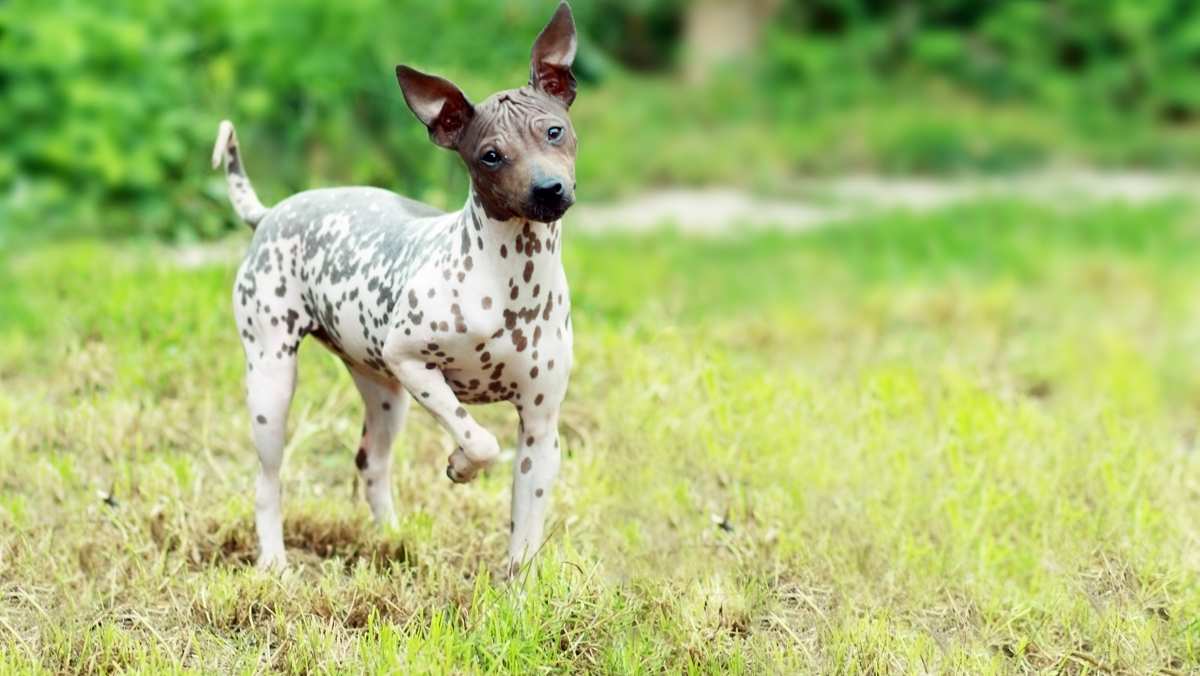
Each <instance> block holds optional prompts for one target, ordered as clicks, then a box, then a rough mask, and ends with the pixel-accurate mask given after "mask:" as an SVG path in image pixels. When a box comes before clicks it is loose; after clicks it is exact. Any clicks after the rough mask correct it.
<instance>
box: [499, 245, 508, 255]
mask: <svg viewBox="0 0 1200 676" xmlns="http://www.w3.org/2000/svg"><path fill="white" fill-rule="evenodd" d="M500 257H501V258H508V247H506V246H504V245H503V244H501V245H500Z"/></svg>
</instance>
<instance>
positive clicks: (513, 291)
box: [508, 286, 521, 300]
mask: <svg viewBox="0 0 1200 676" xmlns="http://www.w3.org/2000/svg"><path fill="white" fill-rule="evenodd" d="M520 292H521V291H520V289H518V288H517V287H515V286H514V287H513V288H512V289H511V290H510V291H509V292H508V298H509V300H516V299H517V294H519V293H520Z"/></svg>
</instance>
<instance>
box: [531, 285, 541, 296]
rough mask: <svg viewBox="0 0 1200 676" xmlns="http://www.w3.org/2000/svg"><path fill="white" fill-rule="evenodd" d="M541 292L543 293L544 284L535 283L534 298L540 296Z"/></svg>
mask: <svg viewBox="0 0 1200 676" xmlns="http://www.w3.org/2000/svg"><path fill="white" fill-rule="evenodd" d="M541 293H542V285H541V284H534V285H533V297H534V298H537V297H538V296H540V295H541Z"/></svg>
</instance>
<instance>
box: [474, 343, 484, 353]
mask: <svg viewBox="0 0 1200 676" xmlns="http://www.w3.org/2000/svg"><path fill="white" fill-rule="evenodd" d="M482 349H483V343H480V344H478V345H476V346H475V351H476V352H478V351H480V350H482Z"/></svg>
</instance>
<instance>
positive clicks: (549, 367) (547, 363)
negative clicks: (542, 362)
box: [546, 359, 554, 371]
mask: <svg viewBox="0 0 1200 676" xmlns="http://www.w3.org/2000/svg"><path fill="white" fill-rule="evenodd" d="M546 368H548V369H550V370H551V371H553V370H554V360H553V359H551V360H550V361H548V362H546Z"/></svg>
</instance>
